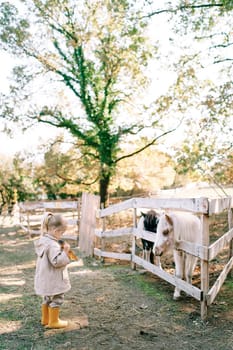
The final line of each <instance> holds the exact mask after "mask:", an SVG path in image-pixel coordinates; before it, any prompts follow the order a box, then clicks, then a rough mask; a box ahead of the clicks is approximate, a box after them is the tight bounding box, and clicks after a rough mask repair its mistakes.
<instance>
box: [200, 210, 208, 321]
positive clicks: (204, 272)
mask: <svg viewBox="0 0 233 350" xmlns="http://www.w3.org/2000/svg"><path fill="white" fill-rule="evenodd" d="M201 221H202V245H203V246H206V247H208V246H209V217H208V215H202V216H201ZM201 290H202V291H203V293H204V298H203V300H202V301H201V319H202V320H205V319H206V317H207V300H206V295H207V293H208V291H209V261H208V260H204V259H202V260H201Z"/></svg>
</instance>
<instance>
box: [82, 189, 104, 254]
mask: <svg viewBox="0 0 233 350" xmlns="http://www.w3.org/2000/svg"><path fill="white" fill-rule="evenodd" d="M99 205H100V197H99V196H94V195H92V194H90V193H83V194H82V215H81V220H80V228H79V247H80V250H81V252H82V253H84V254H85V255H86V256H90V255H93V251H94V240H95V226H96V210H97V209H98V208H99Z"/></svg>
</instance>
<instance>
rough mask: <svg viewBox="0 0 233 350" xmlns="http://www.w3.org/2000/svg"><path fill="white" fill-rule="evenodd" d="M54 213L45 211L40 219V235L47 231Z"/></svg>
mask: <svg viewBox="0 0 233 350" xmlns="http://www.w3.org/2000/svg"><path fill="white" fill-rule="evenodd" d="M53 216H54V215H53V214H52V213H45V214H44V216H43V218H42V221H41V229H40V235H41V236H44V234H45V233H48V231H49V226H50V225H49V223H50V220H51V218H52V217H53Z"/></svg>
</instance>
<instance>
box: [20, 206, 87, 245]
mask: <svg viewBox="0 0 233 350" xmlns="http://www.w3.org/2000/svg"><path fill="white" fill-rule="evenodd" d="M80 207H81V205H80V201H79V200H77V201H71V200H70V201H69V200H55V201H38V202H20V203H18V221H19V224H20V226H21V228H22V229H23V230H24V231H25V232H27V233H28V234H29V235H30V236H32V235H37V234H40V227H41V219H42V217H43V215H44V214H45V213H46V212H52V213H54V214H58V213H61V214H62V215H63V216H64V217H65V219H66V221H67V224H68V228H67V233H66V235H65V237H66V238H70V239H75V240H76V239H77V235H78V231H79V223H80V216H81V208H80Z"/></svg>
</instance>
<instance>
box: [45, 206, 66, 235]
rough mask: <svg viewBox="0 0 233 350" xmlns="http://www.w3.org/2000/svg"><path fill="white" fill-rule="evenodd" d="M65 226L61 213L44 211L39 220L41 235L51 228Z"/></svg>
mask: <svg viewBox="0 0 233 350" xmlns="http://www.w3.org/2000/svg"><path fill="white" fill-rule="evenodd" d="M58 227H66V222H65V220H64V219H63V217H62V216H61V215H57V214H53V213H50V212H48V213H45V214H44V216H43V218H42V222H41V234H40V235H41V236H44V234H46V233H48V232H49V231H50V230H51V228H58Z"/></svg>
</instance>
